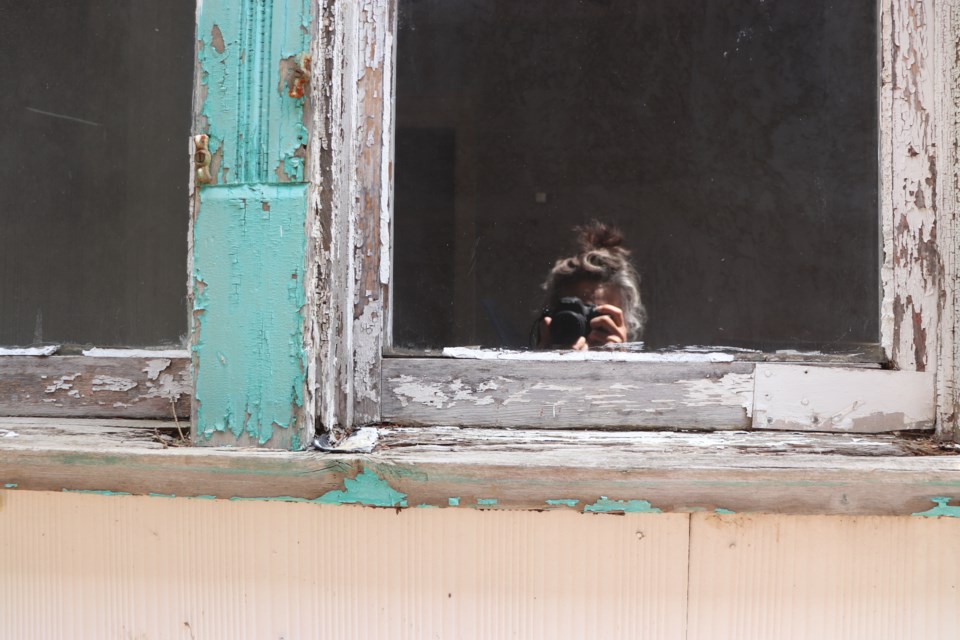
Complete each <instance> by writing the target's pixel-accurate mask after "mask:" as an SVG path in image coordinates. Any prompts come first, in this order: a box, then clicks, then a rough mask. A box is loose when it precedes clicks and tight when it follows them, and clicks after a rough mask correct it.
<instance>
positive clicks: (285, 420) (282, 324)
mask: <svg viewBox="0 0 960 640" xmlns="http://www.w3.org/2000/svg"><path fill="white" fill-rule="evenodd" d="M200 203H201V206H200V214H199V216H198V218H197V221H196V223H195V225H194V274H193V276H194V286H195V301H194V313H195V314H196V315H197V316H198V320H199V332H198V335H197V340H196V345H195V346H194V351H195V356H196V359H197V365H198V366H197V373H196V401H197V402H198V410H197V423H198V424H197V427H196V428H197V433H199V434H200V435H201V437H203V438H205V439H209V438H210V437H211V436H212V435H213V434H214V433H216V432H229V433H232V434H233V436H234V437H235V438H237V439H239V438H240V437H241V435H244V434H245V435H246V436H247V437H249V438H250V440H252V441H253V442H254V443H257V444H266V443H268V442H269V443H270V444H271V446H273V447H275V448H290V447H291V446H293V444H294V443H295V442H299V434H298V433H297V428H298V427H297V424H296V413H297V411H298V409H299V407H301V406H302V405H303V397H302V391H303V386H304V372H305V371H306V364H305V362H306V356H305V352H304V348H303V339H302V326H303V316H302V309H303V306H304V301H305V295H304V289H303V281H304V267H303V257H304V254H305V250H306V235H305V232H304V222H305V216H306V208H307V189H306V186H305V185H294V184H288V185H238V186H217V187H204V188H203V189H201V191H200ZM278 428H279V429H281V430H283V432H284V433H282V434H281V435H279V436H278V437H275V430H276V429H278Z"/></svg>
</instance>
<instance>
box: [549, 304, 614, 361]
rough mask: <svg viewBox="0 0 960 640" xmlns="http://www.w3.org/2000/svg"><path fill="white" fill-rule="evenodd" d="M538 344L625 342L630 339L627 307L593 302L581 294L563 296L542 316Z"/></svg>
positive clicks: (559, 346) (573, 345) (574, 346)
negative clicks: (626, 315) (583, 297)
mask: <svg viewBox="0 0 960 640" xmlns="http://www.w3.org/2000/svg"><path fill="white" fill-rule="evenodd" d="M539 322H540V324H539V340H538V344H537V346H538V348H540V349H551V348H553V349H574V350H576V351H587V350H588V349H589V348H590V347H599V346H602V345H605V344H611V343H622V342H626V339H627V328H626V323H625V322H624V319H623V310H621V309H620V308H619V307H617V306H614V305H612V304H600V305H593V304H588V303H585V302H583V301H582V300H580V298H574V297H567V298H561V299H560V302H559V303H558V304H557V305H556V306H555V307H554V308H552V309H548V310H546V311H544V314H543V316H542V317H541V318H540V321H539Z"/></svg>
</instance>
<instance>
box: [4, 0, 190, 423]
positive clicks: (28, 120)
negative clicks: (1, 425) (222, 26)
mask: <svg viewBox="0 0 960 640" xmlns="http://www.w3.org/2000/svg"><path fill="white" fill-rule="evenodd" d="M193 32H194V11H193V7H192V6H190V4H189V3H183V2H180V3H176V4H175V5H171V4H169V3H165V2H157V1H153V2H137V3H130V2H122V1H118V0H86V1H84V2H76V3H70V4H69V6H53V5H32V4H24V3H17V2H3V3H0V38H2V39H3V41H4V43H5V48H6V50H7V55H5V56H4V59H3V61H0V77H2V78H3V79H4V83H5V87H6V90H5V91H4V93H3V96H2V97H0V113H2V114H3V120H4V123H5V126H4V128H3V131H2V132H0V138H2V140H3V148H4V150H5V153H4V158H3V160H2V161H0V380H2V381H0V413H2V414H7V415H9V414H13V415H64V414H66V415H88V416H118V415H120V416H133V417H167V418H169V417H171V416H172V415H179V416H187V415H189V397H190V393H189V388H190V380H189V376H188V375H187V372H186V369H187V357H186V356H187V354H186V352H185V351H183V347H184V344H185V338H186V333H187V325H186V295H185V288H184V275H183V274H184V265H185V264H186V259H187V246H186V243H185V242H184V239H185V237H186V233H187V225H188V218H189V217H188V203H189V199H188V184H187V181H186V180H185V176H186V169H185V156H186V142H185V141H186V139H187V136H188V134H189V129H190V117H191V116H190V110H191V97H190V96H191V90H192V87H191V77H192V68H193V60H192V55H191V54H192V51H193V49H194V45H193ZM131 347H134V348H141V349H143V350H141V351H131V350H130V348H131ZM104 348H107V349H111V350H108V351H104ZM118 348H119V349H122V350H120V351H113V350H112V349H118ZM51 353H58V354H60V355H59V356H54V357H44V358H37V357H22V355H18V356H13V355H11V354H51ZM3 356H6V357H3ZM148 394H152V396H150V397H147V395H148Z"/></svg>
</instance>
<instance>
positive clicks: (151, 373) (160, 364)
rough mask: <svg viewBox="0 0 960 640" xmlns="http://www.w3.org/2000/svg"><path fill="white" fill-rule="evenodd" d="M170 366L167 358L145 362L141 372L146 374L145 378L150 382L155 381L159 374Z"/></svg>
mask: <svg viewBox="0 0 960 640" xmlns="http://www.w3.org/2000/svg"><path fill="white" fill-rule="evenodd" d="M169 366H170V360H169V359H167V358H159V359H157V360H147V366H146V367H145V368H144V369H143V372H144V373H145V374H147V378H148V379H150V380H156V379H157V378H158V377H159V376H160V374H161V373H162V372H163V371H165V370H166V369H167V367H169Z"/></svg>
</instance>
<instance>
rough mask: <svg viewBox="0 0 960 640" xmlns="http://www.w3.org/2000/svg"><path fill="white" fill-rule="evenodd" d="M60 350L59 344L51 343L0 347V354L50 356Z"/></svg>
mask: <svg viewBox="0 0 960 640" xmlns="http://www.w3.org/2000/svg"><path fill="white" fill-rule="evenodd" d="M59 350H60V345H58V344H52V345H47V346H45V347H25V348H22V349H14V348H11V347H0V356H52V355H53V354H55V353H56V352H57V351H59Z"/></svg>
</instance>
